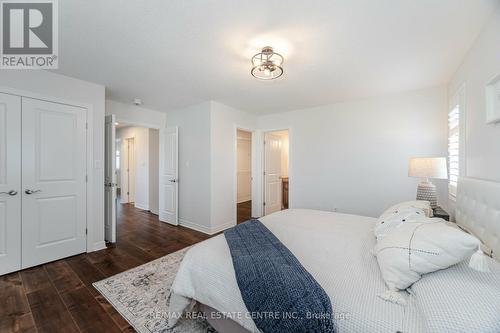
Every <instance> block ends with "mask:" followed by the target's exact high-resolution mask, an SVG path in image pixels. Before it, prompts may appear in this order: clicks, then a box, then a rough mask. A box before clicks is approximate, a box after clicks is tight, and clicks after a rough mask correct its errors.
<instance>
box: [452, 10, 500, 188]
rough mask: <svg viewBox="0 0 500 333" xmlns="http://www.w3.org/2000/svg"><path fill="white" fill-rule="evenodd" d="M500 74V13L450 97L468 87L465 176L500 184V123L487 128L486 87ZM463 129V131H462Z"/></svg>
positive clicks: (463, 67) (481, 38)
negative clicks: (460, 89)
mask: <svg viewBox="0 0 500 333" xmlns="http://www.w3.org/2000/svg"><path fill="white" fill-rule="evenodd" d="M498 74H500V9H497V10H496V11H495V12H494V14H493V15H492V16H491V18H490V20H489V22H488V23H487V24H486V25H485V27H484V29H483V31H482V32H481V34H480V35H479V36H478V38H477V40H476V41H475V43H474V45H473V46H472V48H471V49H470V50H469V52H468V54H467V56H466V57H465V59H464V61H463V63H462V65H461V66H460V68H459V69H458V70H457V72H456V73H455V75H454V76H453V79H452V80H451V82H450V85H449V86H448V92H449V96H453V95H454V94H455V92H456V91H457V89H459V88H460V87H461V86H462V85H463V84H465V114H461V118H460V121H461V122H462V121H464V122H465V133H463V134H461V135H465V145H461V147H460V153H461V155H462V156H461V160H462V161H465V165H461V166H460V172H461V175H462V176H468V177H475V178H481V179H487V180H494V181H500V123H496V124H489V125H488V124H486V122H485V120H486V110H485V104H486V102H485V86H486V85H487V83H488V82H489V81H490V80H491V79H492V78H493V77H495V76H496V75H498ZM462 128H463V127H462Z"/></svg>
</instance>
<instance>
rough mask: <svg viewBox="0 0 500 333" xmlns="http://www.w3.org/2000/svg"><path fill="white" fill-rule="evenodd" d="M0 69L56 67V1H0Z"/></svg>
mask: <svg viewBox="0 0 500 333" xmlns="http://www.w3.org/2000/svg"><path fill="white" fill-rule="evenodd" d="M0 18H1V21H2V23H1V25H0V26H1V33H0V35H1V38H2V40H1V43H0V44H1V49H0V55H1V61H0V68H2V69H4V68H11V69H55V68H57V67H58V57H57V54H58V26H57V18H58V17H57V0H40V1H35V0H32V1H13V0H10V1H9V0H0Z"/></svg>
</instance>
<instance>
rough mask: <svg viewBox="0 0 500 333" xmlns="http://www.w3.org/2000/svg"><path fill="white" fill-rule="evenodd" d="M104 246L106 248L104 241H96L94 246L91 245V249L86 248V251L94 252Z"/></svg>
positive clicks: (102, 248)
mask: <svg viewBox="0 0 500 333" xmlns="http://www.w3.org/2000/svg"><path fill="white" fill-rule="evenodd" d="M105 248H106V242H105V241H101V242H97V243H94V246H93V248H92V249H90V250H87V253H88V252H94V251H100V250H104V249H105Z"/></svg>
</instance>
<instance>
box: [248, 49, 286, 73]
mask: <svg viewBox="0 0 500 333" xmlns="http://www.w3.org/2000/svg"><path fill="white" fill-rule="evenodd" d="M252 65H253V67H252V71H251V73H252V75H253V76H254V77H256V78H258V79H261V80H273V79H277V78H279V77H280V76H281V75H283V56H282V55H281V54H279V53H275V52H274V51H273V48H272V47H270V46H265V47H263V48H262V52H260V53H257V54H256V55H254V56H253V57H252Z"/></svg>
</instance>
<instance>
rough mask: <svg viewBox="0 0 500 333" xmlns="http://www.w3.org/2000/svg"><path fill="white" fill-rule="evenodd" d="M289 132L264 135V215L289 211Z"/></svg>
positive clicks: (274, 132)
mask: <svg viewBox="0 0 500 333" xmlns="http://www.w3.org/2000/svg"><path fill="white" fill-rule="evenodd" d="M289 146H290V140H289V131H288V130H280V131H270V132H265V133H264V193H263V195H264V200H263V206H264V207H263V212H264V215H268V214H272V213H274V212H277V211H280V210H283V209H288V206H289V204H288V202H289V200H288V198H289V178H288V169H289V151H290V149H289Z"/></svg>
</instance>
